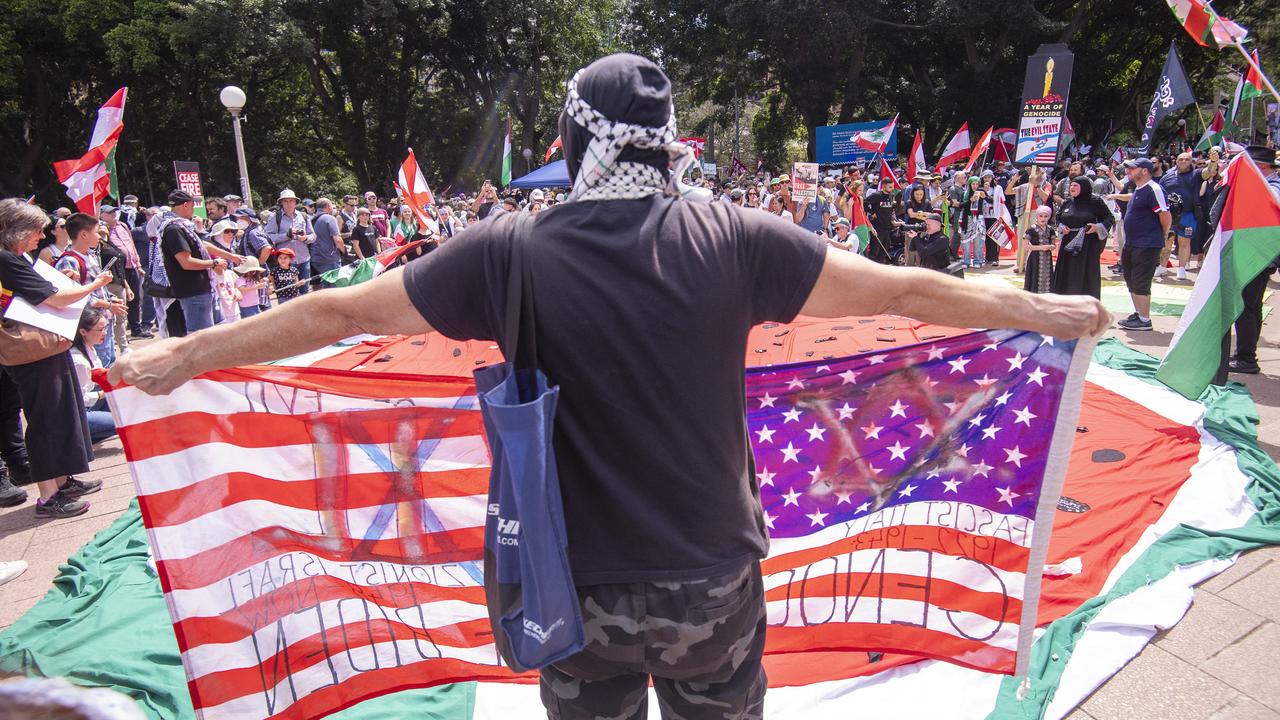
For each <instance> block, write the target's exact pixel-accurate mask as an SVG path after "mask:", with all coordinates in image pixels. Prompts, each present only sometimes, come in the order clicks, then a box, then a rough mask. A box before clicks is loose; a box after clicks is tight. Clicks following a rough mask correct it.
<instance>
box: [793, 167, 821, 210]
mask: <svg viewBox="0 0 1280 720" xmlns="http://www.w3.org/2000/svg"><path fill="white" fill-rule="evenodd" d="M791 197H793V198H795V199H796V200H803V201H805V202H811V201H813V200H816V199H817V198H818V163H796V164H795V165H794V167H793V168H792V170H791Z"/></svg>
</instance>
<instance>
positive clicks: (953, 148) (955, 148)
mask: <svg viewBox="0 0 1280 720" xmlns="http://www.w3.org/2000/svg"><path fill="white" fill-rule="evenodd" d="M969 154H970V152H969V123H968V122H965V123H964V124H963V125H961V126H960V129H959V130H957V131H956V134H955V135H953V136H952V137H951V140H950V142H948V143H947V146H946V147H945V148H943V149H942V157H940V158H938V169H942V168H943V167H946V166H947V165H951V164H953V163H958V162H961V161H963V160H968V159H969Z"/></svg>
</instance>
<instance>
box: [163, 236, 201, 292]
mask: <svg viewBox="0 0 1280 720" xmlns="http://www.w3.org/2000/svg"><path fill="white" fill-rule="evenodd" d="M180 252H187V253H191V257H193V258H203V257H204V248H201V247H197V246H196V243H195V242H193V241H192V239H191V238H190V237H189V236H188V235H187V234H186V233H185V232H183V231H182V228H179V227H178V224H177V223H176V222H172V223H169V225H168V226H167V227H165V229H164V234H162V235H161V236H160V254H161V255H163V256H164V271H165V274H166V275H168V276H169V287H171V288H173V296H174V297H175V298H189V297H195V296H197V295H199V294H201V293H208V292H209V287H210V286H209V271H208V270H187V269H186V268H184V267H182V266H181V265H179V264H178V259H177V255H178V253H180Z"/></svg>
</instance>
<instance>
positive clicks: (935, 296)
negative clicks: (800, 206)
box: [800, 249, 1111, 339]
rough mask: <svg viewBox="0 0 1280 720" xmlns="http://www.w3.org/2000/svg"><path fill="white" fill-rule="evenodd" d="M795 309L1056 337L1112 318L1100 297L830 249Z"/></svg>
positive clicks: (1091, 330)
mask: <svg viewBox="0 0 1280 720" xmlns="http://www.w3.org/2000/svg"><path fill="white" fill-rule="evenodd" d="M800 314H802V315H809V316H813V317H827V318H832V317H845V316H848V315H879V314H892V315H905V316H907V317H912V318H915V319H917V320H923V321H924V322H929V323H935V324H937V325H949V326H951V327H975V326H978V327H992V328H1013V329H1018V330H1032V331H1035V332H1038V333H1041V334H1044V335H1052V336H1054V337H1057V338H1062V339H1072V338H1078V337H1082V336H1084V335H1092V334H1097V333H1101V332H1102V331H1103V330H1105V329H1106V328H1107V326H1108V325H1110V324H1111V315H1110V313H1108V312H1107V310H1106V308H1104V307H1103V306H1102V303H1100V302H1098V301H1097V300H1095V299H1093V298H1091V297H1088V296H1083V295H1049V294H1044V295H1040V294H1035V293H1029V292H1025V291H1022V290H1016V289H1014V288H1012V287H1001V286H996V285H979V284H978V283H970V282H965V281H963V280H959V279H957V278H953V277H951V276H949V275H946V274H944V273H940V272H937V271H936V270H925V269H921V268H903V267H890V266H887V265H881V264H879V263H876V262H872V261H870V260H868V259H866V258H864V257H862V256H860V255H855V254H853V253H847V252H836V251H834V250H832V249H828V250H827V257H826V261H825V262H824V264H823V266H822V273H821V274H820V275H819V276H818V282H817V284H815V285H814V288H813V291H812V292H810V293H809V299H808V300H807V301H806V302H805V304H804V307H803V308H802V309H801V310H800Z"/></svg>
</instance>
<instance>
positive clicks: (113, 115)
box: [53, 87, 129, 216]
mask: <svg viewBox="0 0 1280 720" xmlns="http://www.w3.org/2000/svg"><path fill="white" fill-rule="evenodd" d="M128 96H129V88H127V87H123V88H120V89H119V90H117V91H116V93H115V94H114V95H112V96H111V99H110V100H108V101H107V102H106V104H104V105H103V106H102V107H100V108H98V120H97V122H95V123H94V125H93V137H92V138H91V139H90V140H89V151H88V152H86V153H85V154H84V155H82V156H80V158H79V159H76V160H62V161H59V162H56V163H54V164H53V170H54V172H55V173H57V175H58V182H60V183H62V184H63V185H64V186H66V188H67V196H68V197H70V198H71V200H72V201H73V202H75V204H76V209H77V210H79V211H80V212H82V213H87V214H89V215H95V216H96V215H97V214H98V205H99V203H101V202H102V199H103V198H105V197H107V196H108V195H118V194H119V190H118V189H117V188H116V187H115V184H114V180H113V178H114V172H115V158H116V144H117V143H118V142H119V140H120V133H122V132H124V103H125V100H126V99H127V98H128Z"/></svg>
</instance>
